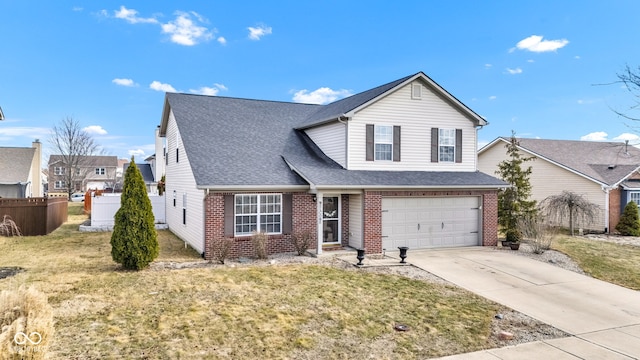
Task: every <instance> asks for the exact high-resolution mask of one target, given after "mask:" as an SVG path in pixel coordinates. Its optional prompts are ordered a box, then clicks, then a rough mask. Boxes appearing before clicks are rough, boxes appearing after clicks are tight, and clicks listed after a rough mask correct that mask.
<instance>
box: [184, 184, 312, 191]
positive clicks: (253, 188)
mask: <svg viewBox="0 0 640 360" xmlns="http://www.w3.org/2000/svg"><path fill="white" fill-rule="evenodd" d="M196 189H198V190H207V191H225V192H228V191H233V192H238V191H242V192H246V191H301V190H302V191H304V190H309V186H308V185H198V186H196Z"/></svg>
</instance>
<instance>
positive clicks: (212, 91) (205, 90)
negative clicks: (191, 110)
mask: <svg viewBox="0 0 640 360" xmlns="http://www.w3.org/2000/svg"><path fill="white" fill-rule="evenodd" d="M213 86H214V87H208V86H203V87H201V88H199V89H189V92H191V93H193V94H200V95H209V96H216V95H218V92H220V90H224V91H227V90H228V89H227V87H226V86H224V85H222V84H213Z"/></svg>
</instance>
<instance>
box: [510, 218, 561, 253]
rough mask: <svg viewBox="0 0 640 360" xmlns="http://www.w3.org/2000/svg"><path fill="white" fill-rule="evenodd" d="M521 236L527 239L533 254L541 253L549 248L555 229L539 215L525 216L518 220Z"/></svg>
mask: <svg viewBox="0 0 640 360" xmlns="http://www.w3.org/2000/svg"><path fill="white" fill-rule="evenodd" d="M518 228H520V229H522V236H523V238H524V239H526V240H528V243H529V245H531V247H532V250H533V252H534V253H535V254H542V253H544V252H545V251H547V250H549V249H550V248H551V243H552V241H553V238H554V237H555V236H556V233H557V229H556V228H554V227H552V226H551V225H550V224H548V223H546V222H545V221H544V218H543V217H542V216H541V215H534V216H526V217H523V218H521V219H519V220H518Z"/></svg>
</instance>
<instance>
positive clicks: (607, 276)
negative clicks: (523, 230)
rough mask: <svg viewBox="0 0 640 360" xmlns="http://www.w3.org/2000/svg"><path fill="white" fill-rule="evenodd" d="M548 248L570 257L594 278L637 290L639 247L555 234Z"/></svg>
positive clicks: (639, 271)
mask: <svg viewBox="0 0 640 360" xmlns="http://www.w3.org/2000/svg"><path fill="white" fill-rule="evenodd" d="M552 248H553V249H554V250H558V251H561V252H563V253H565V254H567V255H568V256H569V257H571V258H572V259H573V260H574V261H575V262H576V263H578V265H579V266H580V267H581V268H582V270H584V272H586V273H587V274H589V275H591V276H593V277H594V278H597V279H600V280H604V281H607V282H610V283H613V284H617V285H620V286H624V287H626V288H629V289H633V290H640V247H638V246H632V245H621V244H615V243H610V242H605V241H597V240H589V239H583V238H577V237H569V236H559V237H558V238H557V240H556V241H555V242H554V244H553V246H552Z"/></svg>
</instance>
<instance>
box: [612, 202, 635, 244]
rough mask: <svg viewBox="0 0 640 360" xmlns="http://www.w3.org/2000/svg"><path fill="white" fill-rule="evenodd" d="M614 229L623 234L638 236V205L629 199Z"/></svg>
mask: <svg viewBox="0 0 640 360" xmlns="http://www.w3.org/2000/svg"><path fill="white" fill-rule="evenodd" d="M616 231H618V232H619V233H620V234H621V235H624V236H640V219H639V218H638V205H636V203H635V202H633V201H629V202H628V203H627V205H626V206H625V207H624V212H623V213H622V216H621V217H620V221H619V222H618V225H616Z"/></svg>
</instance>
